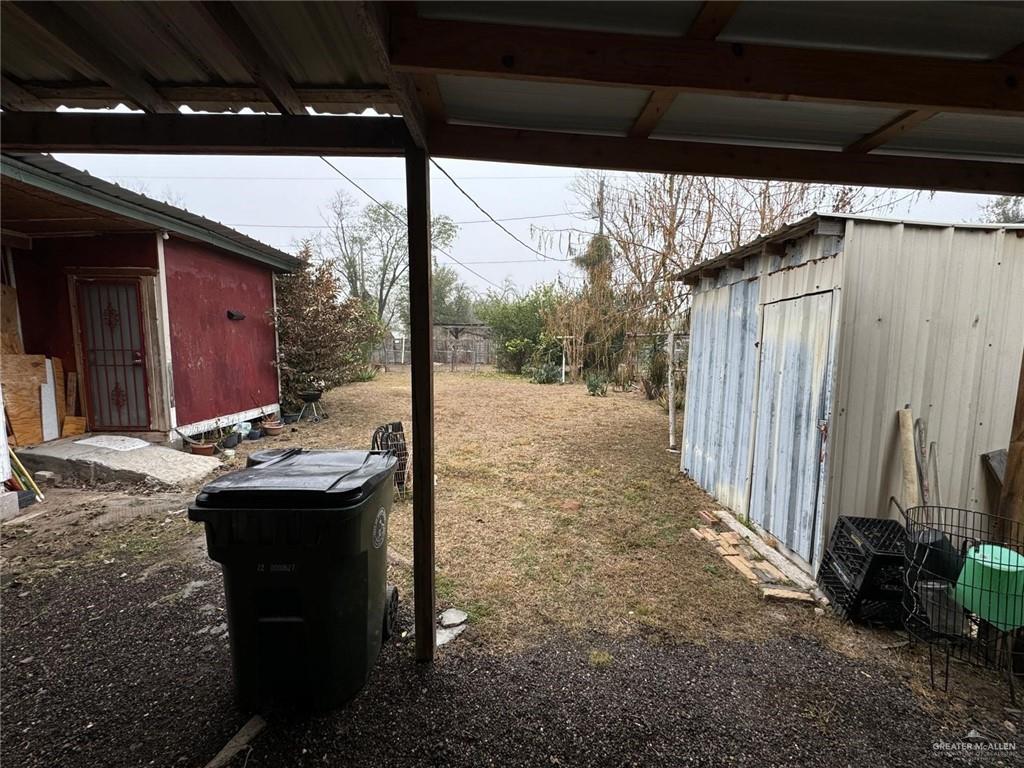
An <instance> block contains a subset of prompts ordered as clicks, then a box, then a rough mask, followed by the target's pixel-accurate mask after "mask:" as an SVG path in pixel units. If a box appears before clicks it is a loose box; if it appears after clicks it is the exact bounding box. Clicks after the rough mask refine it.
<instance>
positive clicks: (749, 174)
mask: <svg viewBox="0 0 1024 768" xmlns="http://www.w3.org/2000/svg"><path fill="white" fill-rule="evenodd" d="M431 150H432V152H433V153H434V154H435V155H437V156H438V157H453V158H461V159H466V160H491V161H496V162H509V163H531V164H537V165H560V166H576V167H579V168H606V169H609V170H620V171H649V172H653V173H684V174H693V175H698V176H729V177H735V178H752V179H780V180H788V181H811V182H823V183H833V184H857V185H867V186H880V187H881V186H891V187H906V188H911V189H941V190H951V191H958V192H984V193H987V194H1018V195H1019V194H1021V193H1024V164H1018V163H999V162H989V161H977V160H948V159H940V158H931V157H914V156H901V155H854V154H847V153H843V152H830V151H823V150H811V149H788V148H778V147H758V146H736V145H729V144H712V143H705V142H696V141H693V142H690V141H669V140H664V141H663V140H659V139H630V138H619V137H614V136H594V135H573V134H563V133H554V132H547V131H527V130H516V129H510V128H485V127H479V126H467V125H445V126H439V127H437V128H436V129H435V131H434V133H432V134H431Z"/></svg>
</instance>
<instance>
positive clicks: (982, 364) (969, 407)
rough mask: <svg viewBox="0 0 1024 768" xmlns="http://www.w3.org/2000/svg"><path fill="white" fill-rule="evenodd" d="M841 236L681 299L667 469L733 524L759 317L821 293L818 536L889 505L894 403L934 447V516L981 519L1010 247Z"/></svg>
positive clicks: (999, 389)
mask: <svg viewBox="0 0 1024 768" xmlns="http://www.w3.org/2000/svg"><path fill="white" fill-rule="evenodd" d="M845 226H846V230H845V235H839V236H834V235H810V236H805V237H802V238H800V239H798V240H796V241H794V242H791V243H789V245H788V246H787V253H786V255H785V256H784V257H767V256H761V257H754V258H750V259H748V260H747V262H746V264H745V267H744V269H743V270H742V272H741V271H740V270H736V269H731V270H724V271H723V272H721V273H720V274H719V275H718V276H717V277H716V278H715V279H714V281H709V280H705V281H704V282H703V284H702V285H701V286H700V287H699V288H698V289H697V290H696V291H695V294H694V299H693V308H692V314H691V346H690V361H689V384H688V392H687V398H686V420H685V423H684V443H683V455H682V461H681V467H682V469H683V470H684V471H685V472H686V473H687V474H689V475H690V476H691V477H693V479H694V480H695V481H696V482H697V483H698V484H699V485H700V486H701V487H702V488H704V489H705V490H707V491H708V492H709V493H711V494H712V495H713V496H715V498H717V499H718V500H719V501H720V502H721V503H722V504H724V505H726V506H728V507H730V508H731V509H732V510H733V511H735V512H737V513H738V514H741V515H745V514H747V508H748V494H747V485H748V478H749V475H750V453H749V451H750V445H751V440H752V438H753V435H752V410H753V390H754V380H755V371H756V366H757V357H756V354H757V350H756V347H755V346H754V345H755V343H756V342H757V340H758V338H759V336H760V330H759V323H760V314H761V307H762V305H763V304H765V303H769V302H774V301H780V300H783V299H787V298H794V297H797V296H802V295H806V294H809V293H814V292H818V291H825V290H829V289H832V290H833V297H834V302H835V304H834V307H833V312H836V313H838V318H839V329H838V333H837V343H836V347H837V349H836V352H835V354H834V358H835V382H834V387H835V391H834V400H833V406H832V420H831V425H830V432H829V439H828V448H827V450H828V451H829V454H830V457H829V487H828V504H827V508H826V511H825V520H824V521H822V522H823V525H822V531H823V532H824V534H825V535H826V536H827V535H828V532H830V531H831V529H832V526H833V524H834V522H835V519H836V517H837V516H838V515H839V514H850V515H865V516H879V517H884V516H885V515H886V514H888V511H889V510H888V499H889V497H890V496H891V495H894V494H898V492H899V478H900V471H899V458H898V455H897V450H896V445H897V442H896V441H897V426H896V411H897V410H898V409H899V408H902V407H903V406H904V405H905V404H906V403H910V405H911V406H912V407H913V408H914V411H915V414H916V415H918V416H921V417H923V418H925V419H926V421H927V426H928V440H929V441H933V440H934V441H935V442H936V444H937V453H936V458H937V460H938V468H939V480H940V482H939V492H940V495H941V498H942V501H943V502H944V503H946V504H951V505H961V506H966V507H969V508H973V509H978V510H982V511H988V509H989V501H990V500H989V491H988V488H987V478H986V477H985V474H984V469H983V468H982V465H981V461H980V458H979V456H980V454H982V453H984V452H987V451H990V450H996V449H999V448H1005V447H1006V445H1007V442H1008V440H1009V432H1010V420H1011V417H1012V412H1013V402H1014V396H1015V393H1016V387H1017V377H1018V372H1019V369H1020V359H1021V354H1022V348H1024V238H1021V237H1018V233H1017V231H1012V230H1011V231H1005V230H998V229H971V228H969V227H962V228H955V227H938V226H926V225H913V224H898V223H892V222H881V221H863V220H857V221H855V220H849V221H847V222H846V224H845ZM762 270H763V271H764V272H765V273H766V274H761V272H762ZM759 275H760V277H759ZM815 559H816V558H815Z"/></svg>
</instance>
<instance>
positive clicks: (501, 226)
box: [430, 158, 570, 261]
mask: <svg viewBox="0 0 1024 768" xmlns="http://www.w3.org/2000/svg"><path fill="white" fill-rule="evenodd" d="M430 162H431V164H432V165H433V166H434V167H435V168H437V170H439V171H440V172H441V173H443V174H444V175H445V176H446V177H447V178H448V181H450V182H451V183H452V185H453V186H454V187H455V188H456V189H457V190H459V192H461V193H462V194H463V196H464V197H465V198H466V199H467V200H469V202H471V203H472V204H473V205H475V206H476V207H477V209H478V210H479V211H480V213H482V214H483V215H484V216H486V217H487V218H488V219H490V220H491V221H492V222H493V223H494V224H495V226H497V227H498V229H500V230H501V231H502V232H504V233H505V234H506V235H508V236H509V237H511V238H512V239H513V240H515V241H516V242H517V243H519V244H520V245H521V246H523V247H524V248H526V249H527V250H529V251H532V252H533V253H535V254H537V255H538V256H540V257H541V258H542V259H547V260H548V261H570V259H559V258H555V257H554V256H548V255H547V254H546V253H543V252H541V251H538V250H537V249H536V248H534V247H533V246H532V245H530V244H529V243H527V242H526V241H525V240H521V239H520V238H519V237H518V236H517V235H515V234H514V233H513V232H512V230H510V229H509V228H508V227H506V226H505V225H504V224H502V223H501V222H500V221H498V220H497V219H496V218H494V217H493V216H492V215H491V214H490V213H489V212H488V211H487V210H486V209H485V208H484V207H483V206H482V205H480V203H478V202H477V201H476V200H474V199H473V196H472V195H470V194H469V192H467V191H466V190H464V189H463V188H462V187H461V186H460V185H459V182H457V181H456V180H455V179H454V178H452V175H451V174H450V173H448V171H446V170H445V169H444V168H442V167H441V165H440V163H438V162H437V160H435V159H434V158H430Z"/></svg>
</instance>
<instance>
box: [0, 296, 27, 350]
mask: <svg viewBox="0 0 1024 768" xmlns="http://www.w3.org/2000/svg"><path fill="white" fill-rule="evenodd" d="M0 352H2V353H3V354H5V355H6V354H8V353H9V354H13V355H21V354H24V352H25V346H24V344H23V343H22V340H21V328H20V325H19V324H18V292H17V291H16V290H15V289H14V286H11V285H3V286H0Z"/></svg>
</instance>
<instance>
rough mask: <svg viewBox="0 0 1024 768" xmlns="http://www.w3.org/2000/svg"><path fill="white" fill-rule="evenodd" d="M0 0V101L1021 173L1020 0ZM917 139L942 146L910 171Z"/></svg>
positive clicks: (617, 148) (947, 180) (505, 151)
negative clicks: (352, 117) (364, 120)
mask: <svg viewBox="0 0 1024 768" xmlns="http://www.w3.org/2000/svg"><path fill="white" fill-rule="evenodd" d="M0 15H2V21H3V24H2V25H0V38H2V39H0V47H2V65H3V66H2V68H3V78H4V80H3V88H2V89H0V94H2V96H3V107H4V109H5V111H12V110H13V111H47V110H54V109H56V108H58V107H91V108H100V107H112V106H115V105H117V104H127V105H129V106H133V107H138V108H141V109H142V110H144V111H148V112H164V113H171V114H175V113H178V112H180V111H182V110H185V111H186V112H189V111H203V110H205V111H211V112H239V111H242V112H249V111H255V112H257V113H268V114H273V113H287V114H289V115H291V116H296V115H298V116H303V117H307V116H308V115H310V114H322V113H330V114H351V113H361V112H363V111H364V110H366V109H368V108H369V109H373V110H375V111H376V112H377V113H382V114H386V113H390V114H395V113H400V114H401V115H402V117H403V119H404V120H405V122H406V124H407V125H408V126H409V129H410V132H411V134H412V140H413V141H414V142H415V143H417V144H419V145H420V146H425V147H427V148H428V149H430V150H431V151H432V152H433V153H434V154H438V155H444V156H451V157H467V158H474V159H488V160H506V161H513V162H538V163H551V162H555V160H554V159H553V158H558V159H559V160H560V162H561V163H562V164H569V165H581V166H587V165H592V166H600V167H609V168H623V169H635V170H665V171H671V172H692V173H717V174H718V175H748V176H751V177H758V178H765V177H774V178H797V179H806V180H819V181H828V180H832V181H839V182H844V183H845V182H850V183H869V184H881V183H885V180H886V178H890V179H891V183H892V185H894V186H901V185H902V186H916V187H920V188H929V187H934V188H942V189H974V190H979V191H980V190H982V189H990V190H993V191H1004V192H1005V191H1017V190H1024V4H1020V3H1003V2H942V3H931V4H929V5H928V6H927V10H926V11H925V10H924V8H923V7H922V4H921V3H917V2H774V1H771V2H742V3H737V2H717V3H705V2H686V1H681V2H634V3H631V2H621V1H615V2H596V3H593V2H420V3H382V4H376V3H357V2H343V3H288V2H235V3H187V4H185V3H176V2H145V3H142V2H124V3H80V2H40V3H21V2H7V3H4V4H2V6H0ZM5 122H7V123H8V124H9V125H15V124H16V123H17V121H16V120H6V121H5ZM157 122H159V121H154V124H156V123H157ZM467 129H471V130H467ZM567 133H568V134H573V135H574V136H579V137H589V138H588V140H587V141H581V142H575V143H567V139H566V137H565V136H564V135H563V134H567ZM534 134H540V136H539V137H538V136H536V135H534ZM47 138H48V139H49V138H50V137H49V135H48V136H47ZM594 139H603V140H612V139H628V140H629V141H623V142H614V141H612V142H610V143H609V141H595V140H594ZM141 141H142V139H140V142H141ZM544 142H549V143H550V144H552V145H555V144H558V147H559V150H558V151H554V152H546V151H545V152H542V151H539V147H541V146H542V145H543V144H544ZM185 143H187V142H185ZM97 144H102V142H97ZM9 146H10V145H9ZM15 146H20V147H21V148H23V149H24V148H25V145H24V144H21V145H15ZM163 148H164V149H166V145H165V146H164V147H163ZM731 148H737V149H736V151H734V152H730V149H731ZM757 148H765V149H772V150H777V151H776V152H775V153H774V154H770V155H768V154H766V155H759V154H756V153H752V152H751V149H757ZM282 149H286V147H282ZM790 150H793V151H790ZM796 150H800V151H796ZM787 152H788V154H787ZM801 152H804V154H801ZM392 153H394V150H392ZM922 157H923V158H931V159H935V160H939V161H946V162H947V163H951V164H948V165H946V166H943V167H941V168H939V167H938V166H936V171H937V172H935V173H928V172H927V167H926V166H922V165H920V164H915V161H916V160H917V159H918V158H922ZM901 161H905V162H901ZM890 168H899V169H900V170H899V172H896V171H894V172H893V173H891V174H887V173H886V172H885V171H886V170H888V169H890ZM680 169H682V170H680Z"/></svg>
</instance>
